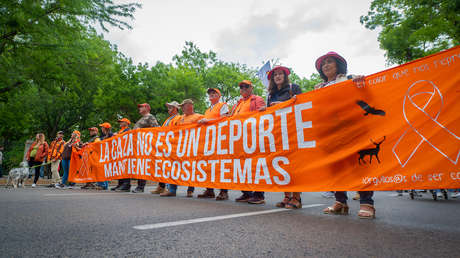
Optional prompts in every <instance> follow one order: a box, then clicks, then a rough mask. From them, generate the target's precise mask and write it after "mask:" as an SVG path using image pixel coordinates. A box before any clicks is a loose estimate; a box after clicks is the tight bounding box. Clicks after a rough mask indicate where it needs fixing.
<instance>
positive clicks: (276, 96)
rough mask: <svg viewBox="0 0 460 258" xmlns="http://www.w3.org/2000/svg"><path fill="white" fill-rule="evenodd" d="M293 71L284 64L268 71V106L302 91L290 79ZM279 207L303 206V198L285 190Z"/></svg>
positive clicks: (293, 96) (295, 207) (297, 207)
mask: <svg viewBox="0 0 460 258" xmlns="http://www.w3.org/2000/svg"><path fill="white" fill-rule="evenodd" d="M289 74H291V71H290V70H289V69H288V68H287V67H284V66H276V67H274V68H273V69H272V70H271V71H270V72H269V73H268V76H267V77H268V81H269V84H268V97H267V106H269V107H270V106H274V105H276V104H279V103H281V102H283V101H287V100H289V99H291V98H295V95H297V94H300V93H302V90H301V89H300V87H299V85H297V84H293V83H291V82H290V80H289ZM276 206H277V207H280V208H287V209H299V208H302V199H301V198H300V193H299V192H285V193H284V199H283V200H282V201H281V202H279V203H277V204H276Z"/></svg>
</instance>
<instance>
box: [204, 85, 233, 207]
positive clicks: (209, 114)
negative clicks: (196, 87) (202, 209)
mask: <svg viewBox="0 0 460 258" xmlns="http://www.w3.org/2000/svg"><path fill="white" fill-rule="evenodd" d="M207 92H208V98H209V102H211V106H210V107H209V108H208V109H207V110H206V111H205V112H204V118H203V119H201V120H199V121H198V123H200V124H206V123H209V122H212V121H214V120H216V119H219V118H221V117H225V116H228V112H229V109H228V105H227V103H225V102H221V101H220V99H221V97H222V94H221V93H220V90H219V89H217V88H209V89H208V91H207ZM197 197H198V198H214V197H215V194H214V189H213V188H206V190H205V191H204V192H203V193H202V194H199V195H198V196H197ZM223 200H228V190H226V189H221V190H220V192H219V195H218V196H217V197H216V201H223Z"/></svg>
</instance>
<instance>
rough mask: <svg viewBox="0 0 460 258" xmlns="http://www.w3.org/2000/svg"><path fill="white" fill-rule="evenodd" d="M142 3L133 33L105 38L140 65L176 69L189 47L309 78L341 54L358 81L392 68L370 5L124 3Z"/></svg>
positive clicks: (364, 0)
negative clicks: (319, 64)
mask: <svg viewBox="0 0 460 258" xmlns="http://www.w3.org/2000/svg"><path fill="white" fill-rule="evenodd" d="M115 2H116V3H122V2H139V3H141V4H142V8H141V9H138V10H137V11H136V12H135V14H134V16H135V19H134V20H130V21H129V23H130V24H131V26H132V27H133V28H132V30H120V29H117V28H113V27H112V28H110V31H109V32H108V33H104V37H105V39H107V40H109V41H110V42H111V43H112V44H116V45H117V46H118V50H119V51H121V52H122V53H124V54H125V55H126V56H129V57H131V58H132V59H133V60H134V62H135V63H139V62H140V63H149V64H150V65H155V63H156V62H157V61H161V62H163V63H170V62H172V57H173V56H174V55H176V54H179V53H180V52H181V50H182V49H183V48H184V46H185V41H192V42H194V43H195V44H196V45H197V46H198V48H200V50H201V51H203V52H207V51H213V52H216V53H217V56H218V58H219V59H221V60H224V61H228V62H238V63H241V64H246V65H247V66H249V67H252V68H256V69H257V68H259V67H261V66H262V65H263V63H264V62H266V61H267V60H272V59H275V60H276V59H278V60H279V63H278V64H280V65H284V66H287V67H290V68H292V69H293V70H294V72H295V73H296V74H298V75H300V76H301V77H310V75H311V74H312V73H315V72H316V69H315V66H314V63H315V60H316V59H317V58H318V57H319V56H321V55H323V54H325V53H327V52H329V51H335V52H338V53H339V54H340V55H342V56H343V57H344V58H345V59H346V60H347V62H348V72H349V73H350V74H362V75H370V74H373V73H376V72H379V71H382V70H385V69H387V68H388V67H387V66H386V62H385V57H384V51H383V50H381V49H380V48H379V43H378V41H377V37H378V31H371V30H368V29H366V28H365V27H364V26H363V25H362V24H361V23H360V22H359V17H360V16H361V15H366V14H367V12H368V10H369V6H370V3H371V1H370V0H348V1H344V0H341V1H340V0H285V1H272V0H263V1H258V0H246V1H244V0H232V1H221V0H187V1H185V0H167V1H155V0H144V1H135V0H131V1H130V0H118V1H115Z"/></svg>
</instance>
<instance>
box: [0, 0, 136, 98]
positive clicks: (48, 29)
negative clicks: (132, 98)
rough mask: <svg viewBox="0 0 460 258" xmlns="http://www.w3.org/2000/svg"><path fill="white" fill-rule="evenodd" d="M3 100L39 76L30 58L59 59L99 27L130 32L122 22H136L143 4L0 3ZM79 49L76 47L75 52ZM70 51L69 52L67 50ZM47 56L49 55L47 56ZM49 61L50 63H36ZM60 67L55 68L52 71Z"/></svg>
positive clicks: (85, 0)
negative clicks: (134, 19) (108, 26)
mask: <svg viewBox="0 0 460 258" xmlns="http://www.w3.org/2000/svg"><path fill="white" fill-rule="evenodd" d="M0 6H1V8H0V66H1V67H2V69H0V85H1V86H0V100H3V101H6V100H7V98H8V96H7V95H5V94H4V93H6V92H9V91H11V90H15V89H17V88H19V87H20V86H27V85H28V84H29V83H30V82H31V79H30V78H29V76H30V75H31V74H35V73H36V71H35V70H34V68H36V67H37V66H35V64H32V65H31V64H29V61H30V59H29V56H30V55H32V56H35V57H37V58H38V56H39V55H38V54H34V52H38V53H42V52H44V51H46V52H48V53H50V52H53V51H57V52H56V53H54V54H52V55H54V56H57V55H59V54H61V53H62V50H63V49H65V48H67V47H68V46H69V45H71V43H72V42H73V41H74V40H75V39H80V38H81V37H82V36H81V32H86V30H87V29H93V28H94V26H95V25H96V24H99V25H100V27H101V28H102V29H104V30H107V28H106V26H107V25H111V26H115V27H118V28H120V29H124V28H130V26H129V24H128V23H127V22H126V21H124V20H122V19H125V18H133V13H134V11H135V9H136V8H139V7H140V5H139V4H135V3H128V4H113V3H112V1H110V0H98V1H96V0H79V1H74V0H58V1H54V0H53V1H52V0H41V1H33V0H24V1H20V0H0ZM76 48H78V46H75V47H74V48H73V50H75V49H76ZM67 50H68V49H67ZM45 56H46V54H45ZM36 61H45V64H46V61H47V59H42V60H38V59H37V60H36ZM54 68H59V67H52V68H51V70H53V69H54Z"/></svg>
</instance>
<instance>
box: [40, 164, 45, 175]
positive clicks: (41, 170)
mask: <svg viewBox="0 0 460 258" xmlns="http://www.w3.org/2000/svg"><path fill="white" fill-rule="evenodd" d="M44 163H45V162H43V163H42V164H44ZM44 176H45V166H41V167H40V177H41V178H43V177H44Z"/></svg>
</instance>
